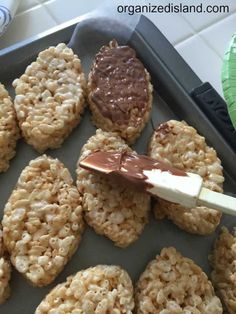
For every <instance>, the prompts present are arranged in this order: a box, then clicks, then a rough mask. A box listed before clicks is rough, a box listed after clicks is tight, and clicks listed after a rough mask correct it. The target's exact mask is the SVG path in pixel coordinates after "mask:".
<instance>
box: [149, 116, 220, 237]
mask: <svg viewBox="0 0 236 314" xmlns="http://www.w3.org/2000/svg"><path fill="white" fill-rule="evenodd" d="M148 154H149V156H151V157H152V158H154V159H157V160H160V161H163V162H165V163H167V164H169V165H171V166H173V167H176V168H178V169H181V170H184V171H187V172H193V173H197V174H199V175H200V176H201V177H202V178H203V185H204V187H206V188H208V189H210V190H212V191H216V192H220V193H222V192H223V190H222V185H223V182H224V177H223V171H222V166H221V161H220V159H219V158H218V157H217V153H216V151H215V150H214V149H213V148H211V147H209V146H208V145H207V144H206V142H205V138H204V137H203V136H200V135H199V134H198V133H197V131H196V130H195V129H194V128H193V127H191V126H189V125H187V123H186V122H179V121H175V120H170V121H167V122H166V123H163V124H161V125H160V126H159V127H158V128H157V129H156V130H155V132H154V134H153V136H152V138H151V141H150V143H149V152H148ZM154 213H155V216H156V218H157V219H162V218H164V217H167V218H168V219H171V220H172V221H173V222H174V223H175V224H176V225H177V226H179V227H180V228H181V229H184V230H186V231H188V232H190V233H195V234H201V235H207V234H210V233H212V232H214V230H215V229H216V227H217V226H218V225H219V223H220V218H221V213H220V212H219V211H216V210H214V209H210V208H207V207H203V206H198V207H197V208H191V209H189V208H185V207H183V206H181V205H177V204H174V203H171V202H168V201H165V200H162V199H159V200H158V202H157V203H156V205H155V207H154Z"/></svg>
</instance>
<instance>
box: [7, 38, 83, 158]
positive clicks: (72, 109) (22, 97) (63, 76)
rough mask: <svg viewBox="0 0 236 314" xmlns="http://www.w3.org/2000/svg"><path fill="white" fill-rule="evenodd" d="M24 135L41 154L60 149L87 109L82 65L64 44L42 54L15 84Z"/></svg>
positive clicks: (16, 104) (17, 110) (17, 111)
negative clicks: (47, 150)
mask: <svg viewBox="0 0 236 314" xmlns="http://www.w3.org/2000/svg"><path fill="white" fill-rule="evenodd" d="M13 87H14V88H15V93H16V97H15V101H14V105H15V109H16V113H17V118H18V121H19V125H20V129H21V132H22V135H23V137H24V139H25V140H26V142H27V143H28V144H30V145H32V146H33V147H34V148H35V149H36V150H37V151H38V152H44V151H45V150H46V149H48V148H52V149H53V148H57V147H60V146H61V144H62V143H63V141H64V140H65V139H66V137H67V136H68V135H69V134H70V133H71V131H72V130H73V129H74V128H75V127H76V126H77V125H78V123H79V122H80V119H81V114H82V113H83V111H84V107H85V101H84V100H85V99H84V98H85V89H86V82H85V76H84V73H83V71H82V68H81V62H80V59H79V58H78V56H77V55H75V54H74V53H73V51H72V49H70V48H68V47H67V46H66V45H65V44H63V43H61V44H58V45H57V46H56V47H49V48H48V49H46V50H44V51H42V52H40V53H39V55H38V57H37V59H36V61H34V62H32V63H31V64H30V65H29V66H28V67H27V68H26V70H25V73H24V74H23V75H22V76H21V77H20V78H18V79H15V80H14V82H13Z"/></svg>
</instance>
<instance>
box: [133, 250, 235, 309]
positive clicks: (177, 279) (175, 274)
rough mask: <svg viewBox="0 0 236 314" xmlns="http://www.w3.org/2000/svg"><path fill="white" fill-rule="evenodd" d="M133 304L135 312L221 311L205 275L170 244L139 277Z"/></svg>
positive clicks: (219, 303)
mask: <svg viewBox="0 0 236 314" xmlns="http://www.w3.org/2000/svg"><path fill="white" fill-rule="evenodd" d="M135 305H136V311H135V313H136V314H154V313H155V314H159V313H160V314H174V313H176V314H180V313H181V314H184V313H186V314H187V313H189V314H190V313H192V314H193V313H194V314H221V313H223V309H222V305H221V302H220V300H219V299H218V297H216V296H215V292H214V289H213V287H212V284H211V282H210V281H209V280H208V278H207V275H206V274H205V273H204V272H203V270H202V269H201V268H200V267H199V266H197V265H196V264H195V263H194V262H193V261H192V260H191V259H190V258H186V257H184V256H182V255H181V254H180V253H179V252H178V251H177V250H176V249H175V248H173V247H170V248H164V249H162V251H161V253H160V255H157V256H156V258H155V259H154V260H152V261H151V262H150V263H149V264H148V266H147V268H146V269H145V271H144V272H143V273H142V275H141V276H140V278H139V281H138V283H137V286H136V289H135ZM234 313H235V312H234Z"/></svg>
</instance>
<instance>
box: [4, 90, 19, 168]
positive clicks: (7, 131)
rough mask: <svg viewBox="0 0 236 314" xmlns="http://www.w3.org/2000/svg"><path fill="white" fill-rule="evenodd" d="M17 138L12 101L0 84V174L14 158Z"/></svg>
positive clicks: (17, 131)
mask: <svg viewBox="0 0 236 314" xmlns="http://www.w3.org/2000/svg"><path fill="white" fill-rule="evenodd" d="M19 137H20V133H19V128H18V126H17V121H16V113H15V109H14V106H13V102H12V99H11V97H10V96H9V94H8V92H7V90H6V89H5V87H4V85H2V84H0V172H4V171H6V170H7V169H8V167H9V161H10V160H11V159H12V158H13V157H14V156H15V153H16V152H15V148H16V142H17V140H18V138H19Z"/></svg>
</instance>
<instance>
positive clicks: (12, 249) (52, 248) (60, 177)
mask: <svg viewBox="0 0 236 314" xmlns="http://www.w3.org/2000/svg"><path fill="white" fill-rule="evenodd" d="M81 201H82V200H81V197H80V194H79V193H78V190H77V188H76V187H75V186H73V180H72V177H71V175H70V173H69V171H68V169H67V168H66V167H65V166H64V165H63V164H62V163H61V162H60V161H59V160H58V159H52V158H50V157H47V156H46V155H43V156H40V157H38V158H36V159H34V160H32V161H31V162H30V163H29V165H28V166H27V167H26V168H25V169H24V170H23V171H22V173H21V174H20V177H19V179H18V182H17V184H16V187H15V189H14V190H13V192H12V193H11V195H10V198H9V200H8V202H7V204H6V206H5V209H4V215H3V220H2V225H3V240H4V244H5V246H6V249H7V251H8V253H9V254H10V258H11V262H12V264H13V265H14V267H15V268H16V269H17V270H18V271H19V272H20V273H22V275H23V276H24V277H25V278H26V279H27V280H28V281H29V282H30V283H31V284H32V285H34V286H39V287H41V286H46V285H48V284H50V283H51V282H52V281H53V280H54V279H55V278H56V276H57V275H58V274H59V273H60V272H61V271H62V269H63V268H64V266H65V265H66V263H67V262H68V261H69V259H70V258H71V257H72V255H73V254H74V252H75V250H76V249H77V247H78V245H79V242H80V240H81V235H82V232H83V229H84V223H83V217H82V206H81Z"/></svg>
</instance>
